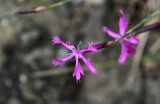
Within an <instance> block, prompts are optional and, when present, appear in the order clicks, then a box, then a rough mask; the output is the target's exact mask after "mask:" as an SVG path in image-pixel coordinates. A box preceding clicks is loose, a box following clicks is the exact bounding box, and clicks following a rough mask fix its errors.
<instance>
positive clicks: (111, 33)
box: [103, 26, 120, 39]
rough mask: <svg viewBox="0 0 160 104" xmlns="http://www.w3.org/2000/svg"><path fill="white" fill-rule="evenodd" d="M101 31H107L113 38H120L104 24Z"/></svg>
mask: <svg viewBox="0 0 160 104" xmlns="http://www.w3.org/2000/svg"><path fill="white" fill-rule="evenodd" d="M103 32H105V33H107V34H108V35H109V36H111V37H113V38H116V39H117V38H120V35H119V34H117V33H115V32H113V31H111V30H110V29H109V28H108V27H106V26H104V27H103Z"/></svg>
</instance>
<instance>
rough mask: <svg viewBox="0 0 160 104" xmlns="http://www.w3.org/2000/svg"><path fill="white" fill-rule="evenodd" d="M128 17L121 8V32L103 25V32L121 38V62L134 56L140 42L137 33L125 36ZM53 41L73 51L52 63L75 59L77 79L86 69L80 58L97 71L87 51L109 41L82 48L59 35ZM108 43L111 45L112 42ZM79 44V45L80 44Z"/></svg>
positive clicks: (89, 67) (98, 47)
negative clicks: (86, 55)
mask: <svg viewBox="0 0 160 104" xmlns="http://www.w3.org/2000/svg"><path fill="white" fill-rule="evenodd" d="M127 25H128V23H127V19H126V16H125V14H124V12H123V11H122V10H120V19H119V33H115V32H113V31H111V30H110V29H109V28H108V27H106V26H104V27H103V32H105V33H106V34H108V35H109V36H111V37H113V38H114V39H115V40H116V39H119V40H120V44H121V47H122V49H121V54H120V56H119V60H118V61H119V63H120V64H123V63H124V62H125V61H126V60H127V58H128V57H130V56H132V55H134V54H135V50H136V49H135V46H136V45H137V44H139V42H140V41H139V39H137V38H136V36H135V35H132V36H130V37H123V36H124V35H125V34H126V29H127ZM53 42H54V43H55V44H58V45H62V46H64V47H65V48H67V49H68V50H70V51H71V53H70V54H69V55H68V56H66V57H64V58H58V59H53V60H52V64H53V65H54V66H58V65H60V64H61V63H64V62H67V61H69V60H71V59H73V58H74V59H75V62H76V63H75V69H74V71H73V74H72V75H73V77H75V78H76V80H77V81H79V80H80V79H81V76H82V75H84V70H83V68H82V66H81V64H80V60H82V61H83V62H84V63H85V65H86V66H87V67H88V69H89V71H90V72H91V73H92V74H96V73H97V69H96V68H95V66H94V65H93V63H92V62H91V59H90V58H87V57H85V56H84V55H85V53H88V52H97V51H98V50H100V49H102V48H104V47H105V46H106V45H107V44H108V43H109V42H108V43H107V42H106V43H101V44H93V43H91V44H89V45H88V47H87V48H84V49H80V48H79V47H75V46H74V45H72V44H71V43H70V42H63V41H62V40H61V39H60V38H59V37H54V38H53ZM114 42H115V41H111V42H110V43H114ZM110 43H109V44H108V45H111V44H110ZM78 46H79V45H78Z"/></svg>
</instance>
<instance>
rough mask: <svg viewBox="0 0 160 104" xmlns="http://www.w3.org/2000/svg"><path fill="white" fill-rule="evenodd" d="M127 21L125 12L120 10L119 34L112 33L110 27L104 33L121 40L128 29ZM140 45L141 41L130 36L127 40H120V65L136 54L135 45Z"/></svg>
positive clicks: (105, 28)
mask: <svg viewBox="0 0 160 104" xmlns="http://www.w3.org/2000/svg"><path fill="white" fill-rule="evenodd" d="M127 25H128V22H127V19H126V16H125V14H124V12H123V10H120V19H119V33H115V32H113V31H111V30H110V29H109V28H108V27H106V26H105V27H103V32H105V33H107V34H108V35H109V36H111V37H113V38H115V39H119V38H121V36H123V35H124V34H125V32H126V29H127ZM138 43H139V39H137V38H136V37H135V36H130V37H127V38H123V39H121V40H120V44H121V46H122V49H121V54H120V56H119V60H118V61H119V63H120V64H123V63H124V62H125V61H126V60H127V58H128V57H129V56H132V55H134V54H135V50H136V49H135V45H137V44H138Z"/></svg>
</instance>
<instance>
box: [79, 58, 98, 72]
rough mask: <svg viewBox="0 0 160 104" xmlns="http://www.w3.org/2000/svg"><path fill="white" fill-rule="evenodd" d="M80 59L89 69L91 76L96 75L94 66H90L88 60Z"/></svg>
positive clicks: (90, 63)
mask: <svg viewBox="0 0 160 104" xmlns="http://www.w3.org/2000/svg"><path fill="white" fill-rule="evenodd" d="M81 59H82V60H83V62H84V63H85V64H86V66H87V67H88V68H89V70H90V72H91V73H92V74H96V73H97V69H96V68H95V67H94V65H93V64H92V62H91V60H90V59H87V58H85V57H82V58H81Z"/></svg>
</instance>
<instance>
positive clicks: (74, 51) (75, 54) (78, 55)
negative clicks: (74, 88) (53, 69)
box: [52, 37, 99, 81]
mask: <svg viewBox="0 0 160 104" xmlns="http://www.w3.org/2000/svg"><path fill="white" fill-rule="evenodd" d="M53 42H54V43H55V44H59V45H62V46H64V47H66V48H67V49H69V50H70V51H71V53H70V54H69V55H68V56H66V57H64V58H61V59H53V60H52V64H53V65H54V66H58V65H59V64H61V63H63V62H66V61H69V60H70V59H72V58H75V60H76V64H75V69H74V71H73V74H72V75H73V77H75V78H76V80H77V81H79V80H80V78H81V75H84V70H83V68H82V66H81V64H80V62H79V61H80V60H82V61H83V62H84V63H85V64H86V66H87V67H88V69H89V71H90V72H91V73H92V74H96V73H97V70H96V68H95V67H94V66H93V64H92V62H91V59H89V58H86V57H85V56H84V54H85V53H88V52H96V51H97V50H98V47H99V46H97V45H93V44H89V46H88V47H87V48H84V49H79V47H78V48H76V47H75V46H73V45H72V44H71V43H70V42H63V41H62V40H61V39H60V38H59V37H55V38H53ZM78 46H79V45H78Z"/></svg>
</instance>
